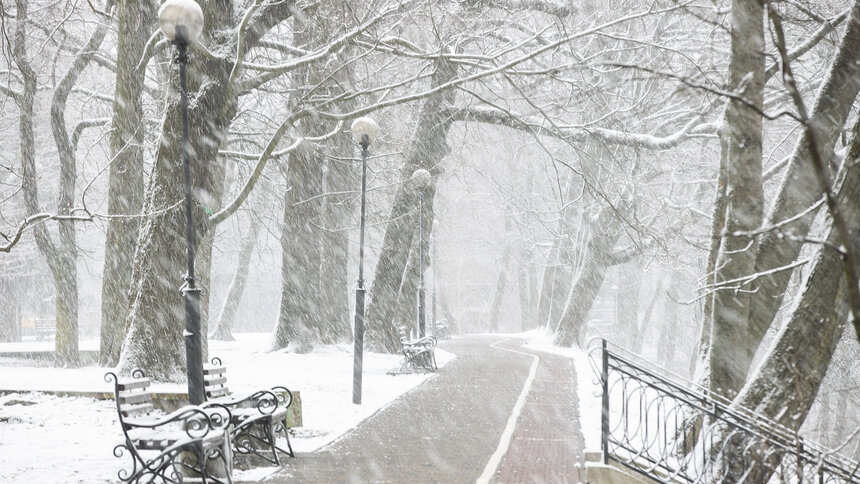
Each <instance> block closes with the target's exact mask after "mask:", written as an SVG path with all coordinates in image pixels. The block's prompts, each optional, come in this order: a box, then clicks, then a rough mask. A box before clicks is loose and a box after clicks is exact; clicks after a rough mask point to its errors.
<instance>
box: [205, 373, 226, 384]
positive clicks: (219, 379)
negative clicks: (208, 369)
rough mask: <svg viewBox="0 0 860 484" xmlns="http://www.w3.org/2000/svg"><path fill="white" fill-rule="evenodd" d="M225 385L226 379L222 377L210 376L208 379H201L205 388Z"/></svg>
mask: <svg viewBox="0 0 860 484" xmlns="http://www.w3.org/2000/svg"><path fill="white" fill-rule="evenodd" d="M226 383H227V377H226V376H224V375H219V376H210V377H209V378H206V377H205V376H204V377H203V384H204V385H206V386H207V387H211V386H218V385H224V384H226Z"/></svg>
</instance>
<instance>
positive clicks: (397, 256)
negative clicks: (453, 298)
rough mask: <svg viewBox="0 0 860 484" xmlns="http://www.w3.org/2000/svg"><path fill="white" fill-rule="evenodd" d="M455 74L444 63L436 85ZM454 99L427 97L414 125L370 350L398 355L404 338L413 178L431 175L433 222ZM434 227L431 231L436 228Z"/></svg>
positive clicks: (389, 230) (381, 266) (379, 282)
mask: <svg viewBox="0 0 860 484" xmlns="http://www.w3.org/2000/svg"><path fill="white" fill-rule="evenodd" d="M455 75H456V67H455V66H454V65H451V64H449V63H448V62H446V61H445V60H444V59H440V60H439V61H437V62H436V71H435V73H434V74H433V77H432V80H431V83H430V84H431V87H436V86H439V85H441V84H445V83H447V82H448V81H450V80H451V79H453V78H454V77H455ZM453 98H454V91H453V90H446V91H442V92H440V93H438V94H434V95H432V96H430V97H428V98H427V99H426V100H425V101H424V103H423V104H422V106H421V110H420V111H419V114H418V120H417V122H416V123H415V131H414V133H413V135H412V142H411V143H410V146H409V148H408V150H407V152H406V153H407V154H406V159H405V161H404V164H403V168H401V172H400V180H401V183H400V186H399V187H398V189H397V193H395V195H394V204H393V205H392V208H391V214H390V216H389V218H388V220H389V222H388V225H387V226H386V228H385V235H384V236H383V239H382V250H381V252H380V255H379V261H378V262H377V264H376V271H375V273H374V276H373V285H372V286H371V300H370V304H369V305H368V307H367V316H366V318H365V320H366V324H367V326H366V327H367V343H368V347H369V348H370V349H372V350H374V351H383V352H389V353H393V352H396V351H399V349H400V342H399V341H400V340H399V338H398V336H397V331H396V328H394V325H393V324H392V323H393V317H394V314H395V311H396V307H397V295H398V293H399V289H400V286H401V284H402V280H403V274H404V269H405V267H406V263H407V259H408V256H409V248H410V247H411V246H412V240H413V238H414V237H415V234H416V230H415V229H414V228H415V227H417V223H416V222H417V209H418V203H419V199H418V197H419V191H418V190H417V189H416V187H414V186H413V185H415V183H416V182H415V181H413V180H410V178H412V174H413V173H414V172H415V170H417V169H419V168H423V169H425V170H428V171H429V172H430V174H431V176H432V182H431V185H430V187H429V188H428V193H427V195H426V198H425V199H424V204H425V205H424V209H425V214H427V213H429V214H430V215H429V216H428V217H427V219H428V220H432V213H433V197H434V195H435V192H436V179H437V178H438V176H439V174H440V168H439V164H440V162H441V161H442V159H443V158H444V157H445V156H446V155H447V154H448V152H449V148H448V143H447V141H446V138H447V135H448V129H449V128H450V126H451V123H452V121H451V119H450V118H447V117H444V116H442V115H441V112H442V110H441V109H440V108H441V107H443V106H447V105H451V104H452V101H453ZM410 212H413V213H415V216H414V217H410V216H406V215H407V214H408V213H410ZM430 226H431V227H432V224H430ZM431 230H432V229H431ZM428 232H429V230H428ZM428 239H429V237H428Z"/></svg>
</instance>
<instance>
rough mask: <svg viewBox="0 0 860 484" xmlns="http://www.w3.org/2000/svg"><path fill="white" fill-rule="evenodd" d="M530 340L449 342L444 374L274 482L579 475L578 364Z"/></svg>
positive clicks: (295, 462) (294, 462)
mask: <svg viewBox="0 0 860 484" xmlns="http://www.w3.org/2000/svg"><path fill="white" fill-rule="evenodd" d="M524 342H525V340H519V339H511V340H504V338H500V337H492V336H480V337H466V338H459V339H455V340H452V341H448V342H445V343H443V344H442V345H441V347H442V348H444V349H445V350H447V351H449V352H452V353H454V354H456V355H457V358H456V359H455V360H454V361H452V362H450V363H449V364H448V365H447V366H446V367H445V368H444V369H443V370H442V371H441V372H440V373H439V374H438V375H437V376H436V377H435V378H432V379H430V380H429V381H427V382H426V383H424V384H423V385H421V386H419V387H417V388H416V389H414V390H413V391H411V392H409V393H407V394H406V395H404V396H403V397H401V398H399V399H397V400H396V401H394V402H392V403H391V404H390V405H388V406H387V407H385V408H383V409H382V410H380V411H379V412H378V413H376V414H375V415H373V416H371V417H370V418H368V419H367V420H366V421H364V422H362V423H361V424H360V425H359V426H358V427H356V428H355V429H354V430H352V431H351V432H349V433H347V434H346V435H345V436H343V438H341V439H339V440H338V441H336V442H334V443H332V444H331V445H329V446H327V447H324V448H323V449H321V450H320V451H318V452H314V453H309V454H299V455H298V457H297V458H296V459H288V460H287V462H285V467H284V469H283V470H281V471H279V472H278V473H277V474H275V475H273V476H271V477H270V478H269V479H267V480H266V481H265V482H272V483H280V482H284V483H286V482H320V483H324V482H351V483H370V482H373V483H377V482H390V483H399V482H409V483H418V482H443V483H459V482H463V483H466V482H475V481H476V480H478V479H480V480H481V481H486V480H489V481H491V482H500V483H501V482H509V483H512V482H576V481H577V478H576V477H577V476H576V472H575V470H574V463H575V462H577V460H579V459H580V457H581V454H582V436H581V432H580V430H579V422H578V418H577V402H576V398H577V397H576V388H575V374H574V371H573V363H572V361H571V360H570V359H568V358H564V357H559V356H554V355H548V354H545V353H539V352H534V351H530V350H527V349H523V348H522V347H521V345H522V344H523V343H524ZM491 345H492V346H491ZM534 355H536V356H537V358H539V360H538V359H536V357H535V356H534ZM536 362H537V363H536ZM393 378H396V377H393Z"/></svg>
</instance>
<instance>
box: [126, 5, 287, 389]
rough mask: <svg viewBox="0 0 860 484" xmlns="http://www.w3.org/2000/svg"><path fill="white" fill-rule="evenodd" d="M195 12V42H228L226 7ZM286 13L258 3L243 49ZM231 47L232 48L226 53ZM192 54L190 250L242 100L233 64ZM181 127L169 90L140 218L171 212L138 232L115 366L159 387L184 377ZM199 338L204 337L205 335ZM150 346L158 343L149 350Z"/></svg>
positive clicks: (230, 15) (230, 12)
mask: <svg viewBox="0 0 860 484" xmlns="http://www.w3.org/2000/svg"><path fill="white" fill-rule="evenodd" d="M201 7H202V8H203V10H204V17H205V18H206V23H205V27H204V31H203V33H202V37H201V42H203V43H204V44H205V43H206V42H207V41H209V40H210V39H211V38H213V37H217V38H218V39H219V42H220V41H223V42H227V43H229V42H232V40H231V39H234V38H235V31H236V28H237V25H236V22H238V18H235V17H234V9H233V2H231V1H229V0H222V1H219V2H204V3H202V4H201ZM292 8H293V4H292V3H291V2H280V3H275V4H268V3H266V4H263V5H262V6H261V7H260V9H261V10H260V11H259V12H258V15H255V16H253V17H252V18H251V19H250V22H249V24H248V28H247V29H245V30H244V35H243V37H242V38H243V43H242V47H243V48H244V49H245V51H247V49H249V48H250V47H252V46H254V45H256V44H257V42H258V41H259V39H260V38H261V36H263V35H265V34H266V33H267V32H268V31H269V30H270V29H271V28H272V27H273V26H275V25H277V24H279V23H281V22H283V21H284V20H286V19H287V18H289V17H290V16H291V15H292V12H293V9H292ZM225 33H229V35H227V34H225ZM222 47H223V51H222V52H230V51H231V48H230V47H229V46H228V45H223V46H222ZM236 47H237V46H233V48H232V51H233V52H235V51H236ZM194 53H195V50H194V49H191V52H190V55H191V62H190V63H189V66H188V71H189V86H191V89H190V90H189V91H190V92H189V109H188V127H189V140H190V150H191V156H190V168H191V170H190V171H191V178H192V194H193V199H194V203H193V210H192V211H193V214H192V218H193V224H194V226H195V228H196V232H197V240H196V241H195V242H196V243H194V244H193V245H195V246H197V245H199V244H200V242H201V241H203V240H205V236H206V234H207V232H208V231H209V230H211V229H212V224H211V222H210V219H209V214H211V213H212V211H213V210H214V208H215V207H213V205H216V204H217V203H219V202H218V200H220V198H221V196H222V195H221V193H219V191H218V190H219V188H218V187H223V176H224V170H223V167H222V169H217V170H216V169H214V168H218V167H219V165H222V164H223V160H222V159H221V158H220V157H219V156H218V149H219V148H220V147H221V145H222V142H223V140H224V138H225V137H226V134H227V130H228V128H229V126H230V123H231V122H232V120H233V118H234V116H235V114H236V112H237V102H238V97H239V95H240V94H241V93H240V92H239V91H238V90H237V89H235V86H233V85H230V84H229V82H228V81H229V80H230V73H231V72H232V68H233V63H234V60H235V59H231V58H230V56H226V57H217V58H213V57H206V56H202V55H201V56H197V55H195V54H194ZM177 85H178V82H177V79H176V78H175V77H173V78H172V79H171V82H170V86H171V88H172V89H175V86H177ZM180 128H181V125H180V103H179V99H178V96H177V93H176V92H175V90H174V91H173V92H172V94H171V95H170V96H169V103H168V106H167V110H166V113H165V120H164V124H163V125H162V129H161V135H160V142H159V143H158V149H157V151H156V153H155V161H154V163H153V167H152V174H151V179H150V182H149V184H148V189H147V192H146V200H145V203H144V206H145V211H146V212H147V213H155V212H157V211H159V210H165V209H167V208H169V207H172V206H177V208H175V209H171V210H167V211H166V212H164V213H159V214H158V215H152V216H150V217H148V218H146V219H145V220H144V221H143V223H142V225H141V228H140V236H139V237H138V245H137V249H136V251H135V256H134V266H133V267H134V268H133V271H132V281H133V287H132V292H131V295H130V302H129V307H130V310H129V313H128V318H127V323H126V326H127V327H128V333H127V335H126V338H125V340H124V341H123V346H122V350H121V352H120V358H119V363H118V369H119V371H123V372H128V371H131V370H132V369H134V368H141V369H143V370H144V371H145V372H146V373H147V375H148V376H149V377H150V378H153V379H155V380H159V381H163V380H168V379H180V378H182V377H183V375H182V373H184V371H185V348H184V340H183V329H184V320H185V315H184V312H185V307H184V300H183V297H182V295H181V294H180V293H179V292H178V291H177V289H178V288H179V287H180V285H181V284H182V274H183V272H184V271H185V267H186V260H185V254H186V252H185V250H186V241H185V217H184V213H183V211H182V210H181V209H179V206H178V204H180V203H181V201H182V200H183V199H184V189H183V178H184V177H183V169H182V163H180V160H181V156H180V155H181V150H182V142H181V129H180ZM218 220H221V219H220V218H219V219H218ZM171 275H174V276H171ZM202 336H203V337H204V338H205V334H204V335H202ZM153 342H158V344H156V345H153Z"/></svg>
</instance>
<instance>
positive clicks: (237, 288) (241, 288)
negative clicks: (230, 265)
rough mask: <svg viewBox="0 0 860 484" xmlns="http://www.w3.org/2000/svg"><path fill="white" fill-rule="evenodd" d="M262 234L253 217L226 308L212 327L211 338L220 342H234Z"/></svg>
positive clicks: (228, 291) (226, 301)
mask: <svg viewBox="0 0 860 484" xmlns="http://www.w3.org/2000/svg"><path fill="white" fill-rule="evenodd" d="M259 232H260V221H259V220H258V219H257V218H256V217H254V216H253V215H252V216H251V224H250V227H249V228H248V233H247V234H245V237H244V238H243V239H242V248H241V249H239V259H238V261H237V263H236V272H234V273H233V278H232V279H231V280H230V288H229V289H228V290H227V298H226V299H225V301H224V306H223V307H222V308H221V312H220V313H219V314H218V319H217V320H216V322H215V323H214V324H213V325H212V326H213V330H212V332H211V334H210V336H209V337H210V338H211V339H214V340H218V341H233V339H234V338H233V323H234V321H235V320H236V311H238V309H239V303H240V302H242V294H244V292H245V283H246V282H247V281H248V269H249V268H250V267H251V255H253V253H254V247H255V246H256V245H257V235H258V234H259Z"/></svg>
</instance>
